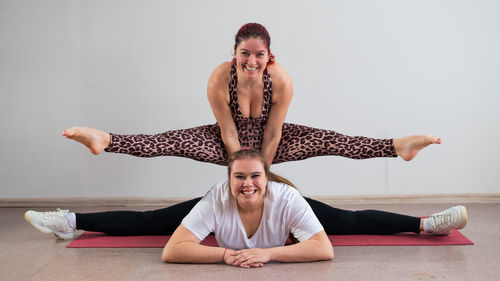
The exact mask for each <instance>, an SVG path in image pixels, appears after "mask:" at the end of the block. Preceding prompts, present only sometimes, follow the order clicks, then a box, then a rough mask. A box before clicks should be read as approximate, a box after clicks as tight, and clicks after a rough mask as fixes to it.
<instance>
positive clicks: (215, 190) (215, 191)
mask: <svg viewBox="0 0 500 281" xmlns="http://www.w3.org/2000/svg"><path fill="white" fill-rule="evenodd" d="M207 195H209V197H210V198H211V199H212V200H214V201H226V200H228V199H229V195H230V188H229V182H228V180H227V179H224V180H221V181H219V182H218V183H216V184H215V185H213V186H212V188H210V190H209V191H208V192H207Z"/></svg>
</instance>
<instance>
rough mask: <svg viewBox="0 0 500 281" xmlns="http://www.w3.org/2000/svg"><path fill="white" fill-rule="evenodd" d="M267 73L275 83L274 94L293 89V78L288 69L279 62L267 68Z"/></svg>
mask: <svg viewBox="0 0 500 281" xmlns="http://www.w3.org/2000/svg"><path fill="white" fill-rule="evenodd" d="M267 71H268V73H269V75H270V76H271V80H272V81H273V92H275V91H285V90H286V89H291V88H292V87H293V83H292V78H291V77H290V75H289V74H288V72H287V71H286V69H285V68H284V67H283V66H282V65H281V64H279V63H278V62H275V63H273V64H271V65H269V66H267Z"/></svg>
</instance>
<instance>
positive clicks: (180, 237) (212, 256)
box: [161, 224, 263, 267]
mask: <svg viewBox="0 0 500 281" xmlns="http://www.w3.org/2000/svg"><path fill="white" fill-rule="evenodd" d="M234 252H235V251H233V250H231V249H226V248H220V247H211V246H204V245H201V244H200V239H198V238H197V237H196V235H194V234H193V233H192V232H191V231H189V229H187V228H186V227H184V226H183V225H182V224H181V225H179V226H178V227H177V229H176V230H175V232H174V234H172V237H170V239H169V240H168V242H167V245H165V248H163V253H162V255H161V260H162V261H163V262H177V263H218V262H225V263H226V264H229V265H234V266H238V265H236V264H234V262H235V257H234V255H233V253H234ZM262 265H263V264H262V263H260V262H256V263H253V264H250V265H247V266H245V267H261V266H262Z"/></svg>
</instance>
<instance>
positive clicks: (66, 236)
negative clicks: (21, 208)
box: [24, 212, 74, 240]
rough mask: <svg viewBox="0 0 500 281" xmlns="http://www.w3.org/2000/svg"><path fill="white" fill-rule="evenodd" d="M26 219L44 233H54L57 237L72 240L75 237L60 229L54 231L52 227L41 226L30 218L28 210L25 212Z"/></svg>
mask: <svg viewBox="0 0 500 281" xmlns="http://www.w3.org/2000/svg"><path fill="white" fill-rule="evenodd" d="M24 219H25V220H26V221H27V222H29V224H31V225H32V226H33V227H34V228H36V229H38V230H40V231H41V232H43V233H47V234H54V236H55V237H57V239H61V240H71V239H73V238H74V235H73V234H66V233H62V232H58V231H54V230H52V229H50V228H46V227H44V226H41V225H38V224H36V223H33V222H32V221H31V220H30V217H29V215H28V212H26V213H24Z"/></svg>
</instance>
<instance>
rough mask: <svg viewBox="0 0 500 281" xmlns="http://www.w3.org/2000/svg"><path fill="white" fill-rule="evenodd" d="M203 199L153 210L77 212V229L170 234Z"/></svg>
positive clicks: (114, 233)
mask: <svg viewBox="0 0 500 281" xmlns="http://www.w3.org/2000/svg"><path fill="white" fill-rule="evenodd" d="M200 199H201V197H199V198H195V199H192V200H189V201H185V202H182V203H179V204H176V205H173V206H170V207H167V208H163V209H158V210H153V211H110V212H99V213H86V214H82V213H76V229H79V230H88V231H97V232H103V233H107V234H109V235H115V236H133V235H170V234H172V233H173V232H174V231H175V229H176V228H177V227H178V226H179V225H180V224H181V222H182V219H183V218H184V217H185V216H186V215H187V214H188V213H189V212H190V211H191V209H192V208H193V207H194V205H196V203H198V201H200Z"/></svg>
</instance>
